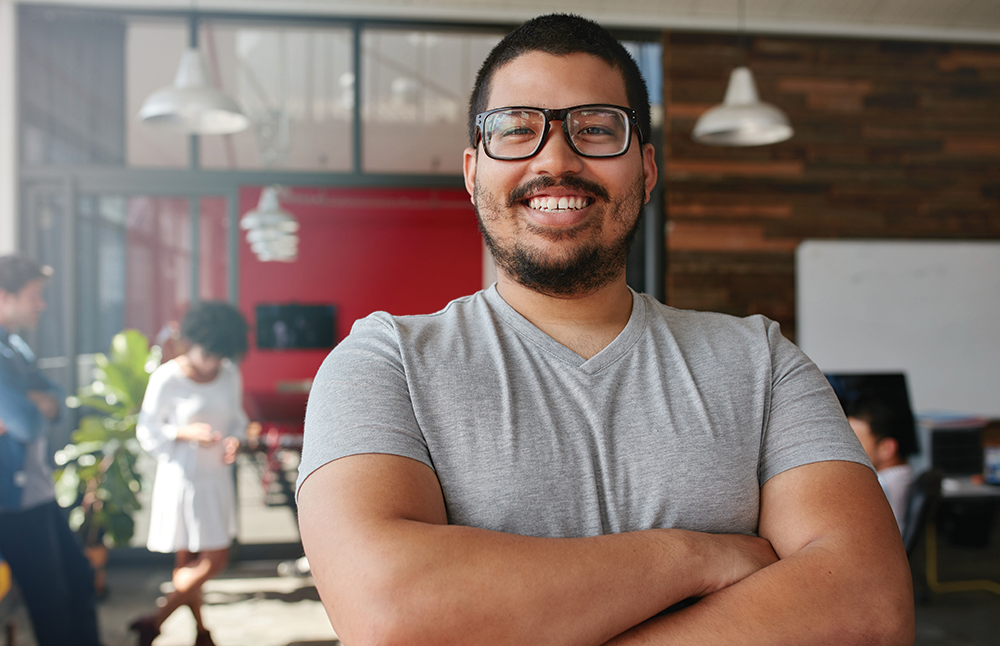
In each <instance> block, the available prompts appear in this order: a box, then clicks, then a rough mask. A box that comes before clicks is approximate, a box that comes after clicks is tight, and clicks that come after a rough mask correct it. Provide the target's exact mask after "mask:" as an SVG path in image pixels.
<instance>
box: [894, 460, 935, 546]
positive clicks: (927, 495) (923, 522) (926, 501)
mask: <svg viewBox="0 0 1000 646" xmlns="http://www.w3.org/2000/svg"><path fill="white" fill-rule="evenodd" d="M943 478H944V472H943V471H941V469H937V468H933V469H928V470H927V471H924V472H923V473H921V474H920V475H919V476H917V478H916V479H915V480H914V481H913V483H912V484H911V485H910V491H909V495H908V497H907V498H908V499H907V503H906V517H905V520H904V521H903V546H904V547H906V556H907V557H910V556H911V555H912V554H913V550H914V549H915V548H916V546H917V543H918V542H919V541H920V537H921V535H923V533H924V529H925V528H926V527H927V523H928V521H930V520H931V519H932V518H933V514H934V513H936V512H937V507H938V503H939V502H940V501H941V480H942V479H943Z"/></svg>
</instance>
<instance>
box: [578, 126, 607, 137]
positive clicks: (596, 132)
mask: <svg viewBox="0 0 1000 646" xmlns="http://www.w3.org/2000/svg"><path fill="white" fill-rule="evenodd" d="M577 134H581V135H585V136H594V137H597V136H604V137H610V136H613V135H614V134H615V132H614V130H613V129H611V128H607V127H605V126H586V127H585V128H581V129H580V130H578V131H577Z"/></svg>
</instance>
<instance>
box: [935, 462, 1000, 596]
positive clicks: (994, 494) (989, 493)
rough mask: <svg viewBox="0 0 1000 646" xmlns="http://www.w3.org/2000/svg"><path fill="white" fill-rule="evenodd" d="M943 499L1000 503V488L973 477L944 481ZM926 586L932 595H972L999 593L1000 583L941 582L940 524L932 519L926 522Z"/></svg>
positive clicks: (983, 580) (974, 580)
mask: <svg viewBox="0 0 1000 646" xmlns="http://www.w3.org/2000/svg"><path fill="white" fill-rule="evenodd" d="M941 500H942V502H944V501H960V500H965V501H969V500H974V501H993V502H998V501H1000V486H997V485H990V484H981V483H978V482H974V481H973V480H972V478H968V477H964V478H945V479H944V480H942V481H941ZM925 531H926V540H927V545H926V552H927V571H926V576H927V587H929V588H930V589H931V591H933V592H969V591H973V590H985V591H987V592H992V593H994V594H1000V583H997V582H996V581H990V580H987V579H973V580H967V581H940V580H938V550H937V523H936V522H935V519H934V517H933V516H932V517H931V518H930V520H929V521H928V522H927V527H926V529H925Z"/></svg>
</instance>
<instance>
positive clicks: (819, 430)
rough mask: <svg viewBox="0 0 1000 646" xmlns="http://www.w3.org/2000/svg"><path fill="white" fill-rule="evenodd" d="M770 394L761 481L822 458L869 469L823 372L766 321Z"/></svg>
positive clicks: (776, 328) (776, 327) (867, 461)
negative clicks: (768, 346)
mask: <svg viewBox="0 0 1000 646" xmlns="http://www.w3.org/2000/svg"><path fill="white" fill-rule="evenodd" d="M767 334H768V341H769V344H770V346H771V393H770V402H769V405H768V408H767V419H766V420H765V424H764V432H763V437H762V440H761V456H760V457H761V460H760V474H759V477H760V483H761V485H763V484H764V483H765V482H767V480H769V479H770V478H772V477H773V476H775V475H777V474H779V473H781V472H782V471H787V470H788V469H792V468H794V467H798V466H802V465H804V464H810V463H813V462H821V461H825V460H845V461H849V462H857V463H859V464H864V465H866V466H868V467H869V468H871V462H870V461H869V460H868V456H867V455H866V454H865V452H864V449H863V448H862V447H861V443H860V442H859V441H858V438H857V436H856V435H855V434H854V431H852V430H851V426H850V424H848V423H847V418H846V417H845V416H844V411H843V408H841V406H840V402H838V401H837V396H836V395H835V394H834V392H833V388H832V387H831V386H830V383H829V382H828V381H827V379H826V377H825V376H824V375H823V373H822V372H820V370H819V368H817V367H816V364H814V363H813V362H812V361H811V360H810V359H809V358H808V357H807V356H806V355H805V353H803V352H802V351H801V350H799V348H797V347H796V346H795V345H793V344H792V343H791V342H790V341H788V340H787V339H786V338H785V337H784V336H782V334H781V331H780V329H779V327H778V324H777V323H774V322H773V321H771V322H769V326H768V330H767Z"/></svg>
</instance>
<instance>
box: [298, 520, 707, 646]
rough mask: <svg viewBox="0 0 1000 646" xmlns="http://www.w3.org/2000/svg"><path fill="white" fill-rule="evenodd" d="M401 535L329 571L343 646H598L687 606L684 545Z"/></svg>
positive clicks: (447, 532) (469, 533) (447, 533)
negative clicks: (373, 645)
mask: <svg viewBox="0 0 1000 646" xmlns="http://www.w3.org/2000/svg"><path fill="white" fill-rule="evenodd" d="M409 524H410V526H409V527H406V528H403V527H400V528H399V529H398V531H396V532H394V531H392V530H387V531H385V532H384V533H383V534H382V536H381V537H380V538H379V539H378V544H377V545H376V546H375V547H376V549H374V550H372V549H371V548H372V547H373V546H372V545H371V544H370V542H369V545H367V549H366V553H367V555H368V558H365V557H362V558H356V559H355V560H354V562H353V565H349V566H346V567H347V569H346V570H345V563H343V562H341V563H340V564H339V566H338V568H337V570H336V572H332V571H331V572H330V576H331V577H333V576H336V577H338V578H339V579H341V580H340V582H339V583H338V585H339V586H340V589H341V590H343V591H344V592H346V594H344V595H341V594H338V593H337V592H334V591H332V590H330V589H329V588H328V587H327V586H322V587H323V588H324V590H323V592H324V594H323V598H324V601H325V602H327V608H328V610H329V611H330V613H331V619H332V621H334V625H335V627H336V628H337V630H338V633H342V634H343V636H344V637H345V638H347V642H346V643H349V644H352V646H353V644H365V643H375V642H378V643H396V642H401V643H406V644H420V643H431V644H438V645H443V644H469V643H491V644H507V643H510V644H524V643H545V644H568V645H573V646H583V645H585V644H600V643H602V642H604V641H606V640H607V639H608V638H609V637H611V636H612V635H615V634H617V633H620V632H621V631H623V630H625V629H627V628H628V627H629V626H632V625H635V624H637V623H639V622H641V621H643V620H644V619H646V618H648V617H650V616H652V615H653V614H655V613H657V612H659V611H660V610H662V609H663V608H665V607H667V606H669V605H671V604H672V603H674V602H676V601H679V600H681V599H683V598H685V597H687V596H688V595H689V594H691V593H692V590H693V588H694V587H695V586H692V585H691V583H690V581H693V580H695V578H696V576H697V575H698V574H699V573H698V572H697V571H694V570H693V568H692V567H691V563H693V562H694V561H695V559H694V558H691V553H690V552H689V551H688V549H687V546H686V545H685V543H684V541H683V540H675V541H671V540H663V541H662V542H658V541H657V540H656V538H657V537H654V536H652V535H649V534H646V535H643V534H633V535H620V536H615V537H600V538H594V539H564V540H560V539H538V538H528V537H521V536H513V535H507V534H498V533H494V532H486V531H483V530H476V529H471V528H465V527H456V526H448V525H426V524H420V523H409ZM675 538H676V537H675ZM304 541H306V542H307V543H310V544H311V541H308V539H305V538H304ZM342 547H345V548H346V551H347V552H352V553H354V554H358V553H359V550H357V549H352V548H351V546H342ZM383 548H386V549H383ZM307 553H308V554H310V564H311V565H312V566H313V568H314V573H315V574H316V576H318V577H319V578H320V579H324V578H327V577H325V576H324V570H323V568H322V566H320V568H321V569H320V570H319V571H318V572H317V571H316V570H315V567H316V565H315V560H316V559H315V558H314V555H315V551H314V550H310V549H309V548H307ZM320 560H322V559H320ZM670 565H673V566H674V567H675V570H674V571H673V572H671V573H669V574H668V573H667V572H666V570H667V568H669V567H670ZM321 585H322V584H321ZM330 595H333V596H332V598H331V597H330ZM348 604H349V605H350V606H351V607H348ZM359 628H360V629H359Z"/></svg>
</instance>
